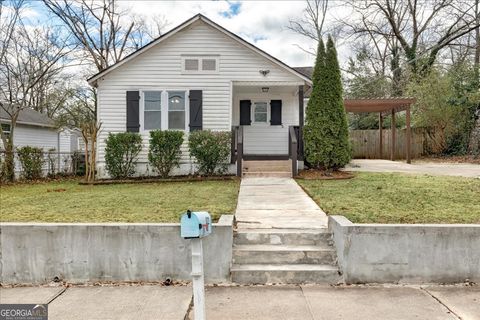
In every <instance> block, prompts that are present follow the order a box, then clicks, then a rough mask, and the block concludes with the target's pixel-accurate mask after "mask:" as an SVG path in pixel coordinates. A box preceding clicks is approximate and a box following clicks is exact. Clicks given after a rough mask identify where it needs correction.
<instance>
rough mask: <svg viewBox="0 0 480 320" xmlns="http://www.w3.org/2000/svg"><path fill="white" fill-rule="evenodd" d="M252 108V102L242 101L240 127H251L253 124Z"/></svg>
mask: <svg viewBox="0 0 480 320" xmlns="http://www.w3.org/2000/svg"><path fill="white" fill-rule="evenodd" d="M251 106H252V102H251V101H250V100H240V125H241V126H249V125H250V124H251V123H252V120H251V109H250V108H251Z"/></svg>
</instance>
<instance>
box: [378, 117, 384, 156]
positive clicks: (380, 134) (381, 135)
mask: <svg viewBox="0 0 480 320" xmlns="http://www.w3.org/2000/svg"><path fill="white" fill-rule="evenodd" d="M382 129H383V117H382V112H379V113H378V138H379V141H380V145H379V146H378V147H379V148H378V149H379V153H380V154H379V155H378V159H382V158H383V132H382Z"/></svg>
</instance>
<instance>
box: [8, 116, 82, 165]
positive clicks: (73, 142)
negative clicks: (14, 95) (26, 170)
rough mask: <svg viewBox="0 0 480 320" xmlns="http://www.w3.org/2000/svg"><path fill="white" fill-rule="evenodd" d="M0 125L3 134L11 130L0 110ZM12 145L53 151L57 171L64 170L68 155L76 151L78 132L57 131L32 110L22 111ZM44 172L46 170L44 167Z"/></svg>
mask: <svg viewBox="0 0 480 320" xmlns="http://www.w3.org/2000/svg"><path fill="white" fill-rule="evenodd" d="M0 123H1V125H2V129H3V131H4V132H7V133H9V132H10V130H11V120H10V116H9V115H8V113H7V112H6V111H5V110H4V109H3V108H0ZM13 134H14V137H13V143H14V148H15V149H16V148H19V147H24V146H31V147H38V148H41V149H43V151H45V152H48V151H50V150H55V153H56V155H55V157H56V163H57V164H56V165H57V169H58V168H60V170H64V169H66V166H68V164H67V163H68V162H69V161H70V158H71V157H70V154H71V153H72V152H74V151H76V150H78V142H77V141H78V134H79V133H78V132H77V130H70V129H58V128H57V126H55V123H54V121H53V120H52V119H50V118H48V117H47V116H46V115H44V114H42V113H40V112H37V111H35V110H33V109H23V110H21V111H20V113H19V115H18V119H17V123H16V126H15V130H14V133H13ZM0 150H4V148H3V141H1V140H0ZM19 170H20V165H19V163H18V162H17V163H16V171H17V173H18V171H19ZM45 170H48V168H47V167H45Z"/></svg>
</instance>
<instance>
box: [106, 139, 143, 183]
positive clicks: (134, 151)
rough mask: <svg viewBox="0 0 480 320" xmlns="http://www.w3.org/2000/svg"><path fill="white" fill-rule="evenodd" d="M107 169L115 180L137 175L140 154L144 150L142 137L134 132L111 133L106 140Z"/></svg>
mask: <svg viewBox="0 0 480 320" xmlns="http://www.w3.org/2000/svg"><path fill="white" fill-rule="evenodd" d="M105 143H106V147H105V163H106V169H107V171H108V173H109V174H110V176H111V177H112V178H114V179H121V178H127V177H130V176H132V175H134V174H135V169H136V165H137V160H138V154H139V153H140V151H141V150H142V137H141V136H140V134H138V133H134V132H120V133H109V134H108V137H107V139H105Z"/></svg>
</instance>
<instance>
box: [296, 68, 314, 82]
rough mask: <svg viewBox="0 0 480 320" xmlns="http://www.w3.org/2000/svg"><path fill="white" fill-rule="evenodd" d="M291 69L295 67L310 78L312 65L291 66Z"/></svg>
mask: <svg viewBox="0 0 480 320" xmlns="http://www.w3.org/2000/svg"><path fill="white" fill-rule="evenodd" d="M293 69H295V71H297V72H300V73H301V74H303V75H304V76H305V77H308V78H309V79H312V74H313V67H293Z"/></svg>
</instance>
